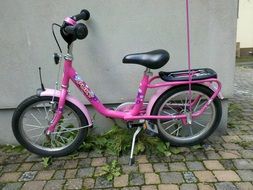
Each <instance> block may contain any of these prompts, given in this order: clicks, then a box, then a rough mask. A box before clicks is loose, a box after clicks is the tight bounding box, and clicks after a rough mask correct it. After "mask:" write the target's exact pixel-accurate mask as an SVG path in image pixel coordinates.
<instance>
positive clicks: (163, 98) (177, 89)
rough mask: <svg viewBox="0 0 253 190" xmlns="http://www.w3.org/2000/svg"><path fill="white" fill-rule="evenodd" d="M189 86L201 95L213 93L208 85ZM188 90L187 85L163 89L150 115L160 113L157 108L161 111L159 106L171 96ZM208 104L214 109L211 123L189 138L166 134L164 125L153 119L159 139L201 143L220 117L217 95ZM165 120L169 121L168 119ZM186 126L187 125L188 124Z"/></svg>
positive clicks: (183, 142)
mask: <svg viewBox="0 0 253 190" xmlns="http://www.w3.org/2000/svg"><path fill="white" fill-rule="evenodd" d="M191 88H192V93H199V94H202V95H203V96H206V97H211V96H212V94H213V93H214V92H213V91H212V90H211V89H209V88H208V87H206V86H203V85H197V84H193V85H192V87H191ZM188 91H189V85H181V86H177V87H173V88H172V89H169V90H167V91H165V92H164V93H163V94H162V95H161V96H160V97H159V98H158V99H157V101H156V102H155V104H154V106H153V108H152V111H151V115H159V114H160V113H159V110H160V111H161V106H163V105H164V104H165V102H166V101H168V100H170V99H171V100H172V98H173V97H174V98H175V97H176V95H177V94H180V93H186V92H187V93H188ZM174 101H175V100H174ZM210 106H211V107H212V109H214V114H215V115H214V116H213V117H214V119H213V120H212V123H210V127H209V128H208V129H206V131H204V132H203V133H202V134H201V135H198V136H197V137H195V138H189V139H187V138H186V137H177V138H176V137H174V136H173V135H169V134H167V132H166V130H165V129H164V127H163V126H162V124H161V122H160V120H159V119H157V120H153V122H154V123H155V124H156V125H157V127H158V131H159V134H158V136H159V137H160V138H161V139H163V140H164V141H168V142H169V143H170V144H171V145H173V146H192V145H196V144H199V143H201V142H202V141H203V140H204V139H206V138H207V137H209V136H210V135H211V134H212V133H213V132H214V130H215V129H216V128H217V127H218V125H219V123H220V120H221V117H222V106H221V101H220V99H219V98H218V97H216V98H215V99H214V100H213V102H212V103H211V104H210V105H209V107H210ZM200 117H201V116H200ZM170 121H172V120H170ZM167 122H169V120H168V121H167ZM177 122H178V121H177ZM193 122H194V119H193ZM164 123H165V122H164ZM171 125H172V124H171ZM178 125H180V124H178ZM182 126H183V124H182ZM187 126H189V124H188V125H187ZM173 127H174V126H173ZM183 127H185V126H183ZM183 127H182V128H183ZM167 128H168V127H167ZM191 128H192V126H191Z"/></svg>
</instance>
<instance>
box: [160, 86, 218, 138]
mask: <svg viewBox="0 0 253 190" xmlns="http://www.w3.org/2000/svg"><path fill="white" fill-rule="evenodd" d="M188 97H189V91H188V90H187V91H181V92H178V93H175V94H174V95H172V96H170V97H169V98H168V99H167V100H166V101H165V102H164V103H163V104H162V105H161V107H160V108H159V111H158V115H178V114H183V113H186V112H187V111H189V98H188ZM208 99H209V97H208V96H207V95H206V94H204V93H202V92H199V91H194V90H192V99H191V102H192V110H193V112H197V111H199V110H200V109H201V108H202V107H203V105H204V104H205V103H206V102H207V101H208ZM215 117H216V109H215V106H214V103H213V102H212V103H211V104H210V105H209V106H208V108H207V109H206V110H205V111H204V112H203V114H201V115H200V116H199V117H197V118H192V124H186V125H184V124H183V123H182V120H181V119H171V120H160V119H158V120H157V124H158V126H159V129H160V131H161V132H162V133H163V134H164V135H165V136H166V137H167V138H169V139H173V140H174V141H177V142H179V143H189V142H191V141H194V140H196V139H199V138H200V137H201V136H203V135H205V134H206V133H207V132H208V131H209V129H210V128H211V127H212V125H213V123H214V121H215Z"/></svg>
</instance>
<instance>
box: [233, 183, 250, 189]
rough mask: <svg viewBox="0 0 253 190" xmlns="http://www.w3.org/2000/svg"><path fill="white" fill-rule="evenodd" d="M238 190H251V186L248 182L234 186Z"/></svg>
mask: <svg viewBox="0 0 253 190" xmlns="http://www.w3.org/2000/svg"><path fill="white" fill-rule="evenodd" d="M235 185H236V186H237V187H238V189H239V190H252V189H253V185H252V184H251V183H250V182H239V183H236V184H235Z"/></svg>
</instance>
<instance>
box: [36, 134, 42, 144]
mask: <svg viewBox="0 0 253 190" xmlns="http://www.w3.org/2000/svg"><path fill="white" fill-rule="evenodd" d="M42 134H43V132H42V133H40V136H39V137H38V138H37V139H36V140H35V142H34V143H37V141H38V140H39V139H40V137H41V136H42Z"/></svg>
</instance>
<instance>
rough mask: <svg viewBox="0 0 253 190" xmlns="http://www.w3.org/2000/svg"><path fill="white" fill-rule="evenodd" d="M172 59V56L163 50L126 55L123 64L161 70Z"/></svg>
mask: <svg viewBox="0 0 253 190" xmlns="http://www.w3.org/2000/svg"><path fill="white" fill-rule="evenodd" d="M169 59H170V54H169V53H168V52H167V51H166V50H163V49H158V50H154V51H150V52H145V53H135V54H129V55H126V56H125V57H124V58H123V60H122V61H123V63H130V64H138V65H142V66H145V67H147V68H149V69H159V68H161V67H163V66H164V65H165V64H166V63H167V62H168V61H169Z"/></svg>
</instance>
